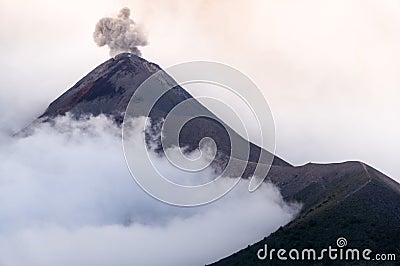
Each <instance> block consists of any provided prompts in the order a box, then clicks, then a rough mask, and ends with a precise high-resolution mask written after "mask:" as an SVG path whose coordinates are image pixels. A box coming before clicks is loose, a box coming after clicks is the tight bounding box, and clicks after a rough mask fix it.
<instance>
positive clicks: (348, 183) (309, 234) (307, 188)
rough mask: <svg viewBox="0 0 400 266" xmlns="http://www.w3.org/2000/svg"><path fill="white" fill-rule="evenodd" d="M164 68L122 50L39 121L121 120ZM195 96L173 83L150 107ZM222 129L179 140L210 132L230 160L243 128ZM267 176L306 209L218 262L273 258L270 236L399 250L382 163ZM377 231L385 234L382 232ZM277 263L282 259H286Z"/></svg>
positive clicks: (191, 133) (159, 109) (282, 164)
mask: <svg viewBox="0 0 400 266" xmlns="http://www.w3.org/2000/svg"><path fill="white" fill-rule="evenodd" d="M159 70H161V68H160V67H159V66H158V65H157V64H154V63H150V62H148V61H146V60H145V59H143V58H140V57H137V56H135V55H131V54H126V53H124V54H120V55H117V56H116V57H114V58H111V59H109V60H107V61H106V62H104V63H103V64H101V65H99V66H98V67H97V68H95V69H94V70H93V71H91V72H89V74H88V75H86V76H85V77H84V78H82V79H81V80H79V81H78V82H77V83H76V84H75V85H74V86H73V87H72V88H71V89H69V90H68V91H66V92H65V93H63V94H62V95H61V96H60V97H58V98H57V99H56V100H55V101H53V102H52V103H51V104H50V105H49V107H48V108H47V109H46V111H45V112H44V113H43V114H42V115H41V116H40V117H39V120H40V121H48V120H51V119H52V118H54V117H56V116H58V115H64V114H66V113H70V114H72V115H73V116H75V117H77V118H78V117H80V116H82V115H86V114H92V115H99V114H106V115H108V116H111V117H113V118H114V119H115V121H116V122H117V123H122V121H123V114H124V111H125V108H126V105H127V104H128V102H129V100H130V98H131V96H132V95H133V93H134V91H135V89H136V88H137V87H138V86H139V85H140V84H141V83H142V82H143V81H144V80H145V79H146V78H148V77H149V76H150V75H151V74H153V73H155V72H156V71H159ZM191 97H192V96H191V95H190V94H189V93H188V92H186V91H185V90H184V89H183V88H181V87H175V88H173V89H171V91H169V92H168V93H167V94H166V95H165V97H164V98H162V99H160V100H159V101H158V102H157V106H156V107H155V109H154V110H152V112H151V116H152V118H154V119H155V120H157V119H162V118H163V117H164V116H165V114H166V113H168V111H169V110H170V109H171V108H172V107H173V106H174V105H176V104H177V103H179V102H181V101H183V100H185V99H189V98H191ZM199 108H201V107H199ZM203 108H204V107H203ZM223 128H224V127H223V125H220V124H218V123H215V121H214V122H213V121H210V120H208V119H203V118H198V119H197V120H194V121H192V122H191V123H189V124H188V126H187V127H184V128H182V132H181V135H180V136H181V137H182V139H183V141H182V142H180V144H182V145H183V146H189V147H190V149H192V150H193V149H195V148H197V147H198V143H199V140H200V139H201V138H203V137H205V136H209V137H211V138H213V139H215V140H216V142H217V147H218V149H219V150H220V151H221V152H222V153H223V154H224V155H223V156H222V157H221V156H220V157H219V159H220V160H222V167H223V164H224V162H225V161H226V160H227V157H229V149H230V144H229V143H227V139H228V138H227V136H228V133H231V134H236V133H234V132H233V130H232V129H230V128H229V127H227V128H228V129H227V130H228V132H226V130H225V131H224V130H223ZM155 130H157V129H155ZM235 136H236V135H235ZM237 137H238V138H240V136H237ZM241 141H246V140H243V139H242V140H241ZM259 149H260V148H259V147H257V146H256V145H254V144H251V145H250V158H249V161H248V165H247V168H246V171H245V174H244V176H243V177H244V178H247V177H249V176H251V174H252V171H253V170H254V168H255V166H256V162H257V158H258V155H259V151H260V150H259ZM266 181H268V182H271V183H273V184H275V185H276V186H277V187H278V188H279V190H280V192H281V194H282V197H283V198H284V200H285V201H287V202H301V203H302V204H303V208H302V210H301V212H300V213H299V215H298V216H297V217H296V218H295V219H294V220H293V221H292V222H290V223H289V224H287V225H285V226H283V227H281V228H280V229H279V230H278V231H276V232H274V233H273V234H271V235H270V236H268V237H265V238H264V239H263V240H261V241H260V242H257V243H255V244H254V245H251V246H249V247H248V248H246V249H244V250H241V251H239V252H237V253H235V254H233V255H232V256H229V257H227V258H225V259H222V260H220V261H219V262H216V263H215V265H257V264H262V265H268V264H265V262H262V261H257V260H256V253H255V252H257V250H258V248H260V247H261V246H262V245H263V244H265V243H268V245H271V246H274V245H275V248H279V247H286V248H290V247H293V246H295V247H298V248H301V247H304V248H307V247H312V246H313V245H314V246H316V247H326V245H329V244H332V243H334V241H336V239H337V237H339V236H345V237H347V238H348V240H349V242H350V245H351V246H357V247H363V245H364V244H365V245H366V244H368V245H366V246H364V248H368V247H370V248H375V250H376V251H377V252H378V251H387V252H397V256H399V254H398V251H399V250H400V237H397V238H396V237H395V236H396V235H397V236H400V218H399V215H398V214H399V213H400V185H399V183H397V182H396V181H394V180H393V179H391V178H390V177H388V176H386V175H384V174H383V173H380V172H379V171H378V170H376V169H374V168H372V167H370V166H368V165H366V164H364V163H362V162H358V161H350V162H343V163H334V164H313V163H309V164H306V165H302V166H292V165H291V164H289V163H287V162H286V161H284V160H282V159H281V158H279V157H275V159H274V162H273V164H272V166H271V169H270V171H269V173H268V175H267V178H266ZM380 221H383V222H380ZM338 231H340V233H341V234H339V232H338ZM357 234H359V236H358V235H357ZM378 234H382V235H383V236H384V237H382V238H379V237H378ZM262 237H263V236H260V239H261V238H262ZM303 242H304V243H303ZM379 248H381V249H379ZM398 259H400V258H398ZM275 263H276V264H278V265H279V264H280V263H281V262H279V261H277V262H274V265H275ZM388 265H391V264H388ZM393 265H395V264H393Z"/></svg>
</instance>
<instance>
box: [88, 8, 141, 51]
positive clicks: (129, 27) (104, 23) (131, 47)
mask: <svg viewBox="0 0 400 266" xmlns="http://www.w3.org/2000/svg"><path fill="white" fill-rule="evenodd" d="M130 14H131V11H130V9H129V8H127V7H124V8H123V9H121V11H120V12H119V14H118V16H117V17H116V18H112V17H105V18H102V19H100V20H99V21H98V22H97V24H96V29H95V31H94V33H93V39H94V41H95V43H96V44H97V45H98V46H100V47H101V46H104V45H107V46H108V47H109V48H110V56H115V55H117V54H119V53H123V52H129V53H133V54H135V55H138V56H140V55H141V52H140V50H139V49H138V46H145V45H147V39H146V36H145V34H144V33H143V31H142V29H141V28H140V26H138V25H137V24H136V23H135V22H134V21H133V20H132V19H130Z"/></svg>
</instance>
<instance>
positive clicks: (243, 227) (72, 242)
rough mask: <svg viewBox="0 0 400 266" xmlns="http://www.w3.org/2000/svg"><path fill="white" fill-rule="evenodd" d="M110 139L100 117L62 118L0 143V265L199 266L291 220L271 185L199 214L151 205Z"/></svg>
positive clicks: (113, 135) (115, 136) (109, 127)
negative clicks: (30, 132)
mask: <svg viewBox="0 0 400 266" xmlns="http://www.w3.org/2000/svg"><path fill="white" fill-rule="evenodd" d="M119 134H120V129H119V128H117V127H116V126H115V125H113V124H112V122H111V121H109V120H107V119H106V118H105V117H96V118H91V119H89V120H87V121H72V120H70V119H69V118H68V117H62V118H59V119H57V123H56V124H55V126H54V127H53V126H50V125H49V124H42V125H40V126H39V127H38V128H37V129H36V130H35V133H34V134H33V135H30V136H29V137H26V138H10V137H7V136H2V137H1V141H0V143H1V144H0V145H1V152H0V160H1V161H2V163H1V165H0V213H1V215H2V219H1V222H0V250H2V252H1V255H0V264H2V265H201V264H205V263H209V262H212V261H214V260H217V259H219V258H221V257H224V256H226V255H229V254H231V253H232V252H234V251H236V250H238V249H241V248H243V247H244V246H246V245H248V244H250V243H253V242H255V241H257V240H259V239H260V238H262V237H263V236H265V235H268V234H269V233H271V232H273V231H274V230H276V229H277V228H278V227H279V226H281V225H284V224H286V223H287V222H288V221H290V220H291V219H292V218H293V215H294V214H295V213H296V211H297V210H298V207H297V206H292V205H287V204H286V203H284V202H283V200H282V198H281V195H280V193H279V191H278V190H277V189H276V188H275V187H274V186H272V185H271V184H264V185H263V186H262V187H261V188H260V189H259V190H257V191H256V192H254V193H249V192H248V190H247V186H248V184H246V183H247V182H245V181H243V180H242V181H241V182H239V185H238V186H237V187H235V188H234V189H233V190H232V191H231V192H230V193H229V194H228V195H227V196H225V197H223V198H222V199H220V200H218V201H216V202H214V203H212V204H208V205H205V206H201V207H196V208H182V207H175V206H170V205H167V204H164V203H162V202H159V201H157V200H155V199H153V198H152V197H150V196H149V195H147V194H146V193H145V192H143V191H142V190H141V189H140V188H139V187H138V185H137V184H136V183H135V182H134V180H133V178H132V177H131V176H130V175H129V172H128V169H127V166H126V164H125V161H124V156H123V151H122V145H121V139H120V137H119ZM137 137H138V138H140V136H137ZM140 160H141V158H138V163H137V167H140ZM158 160H159V159H158ZM159 165H160V167H167V166H168V165H169V164H168V163H162V162H160V164H159ZM165 172H166V173H172V174H173V173H174V172H173V171H171V170H166V171H165Z"/></svg>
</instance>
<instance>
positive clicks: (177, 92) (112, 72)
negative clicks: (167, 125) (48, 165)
mask: <svg viewBox="0 0 400 266" xmlns="http://www.w3.org/2000/svg"><path fill="white" fill-rule="evenodd" d="M159 70H161V68H160V67H159V66H158V65H156V64H154V63H150V62H148V61H146V60H144V59H143V58H140V57H138V56H136V55H133V54H128V53H123V54H119V55H117V56H116V57H115V58H111V59H109V60H108V61H106V62H105V63H103V64H101V65H100V66H98V67H97V68H95V69H94V70H93V71H91V72H90V73H89V74H88V75H86V76H85V77H84V78H82V79H81V80H80V81H78V82H77V83H76V84H75V85H74V86H73V87H72V88H71V89H69V90H68V91H66V92H65V93H64V94H63V95H61V96H60V97H59V98H57V99H56V100H55V101H53V102H52V103H51V104H50V105H49V107H48V108H47V110H46V111H45V112H44V113H43V114H42V115H41V116H40V118H41V119H49V118H52V117H55V116H57V115H63V114H65V113H67V112H69V113H71V114H73V115H74V116H76V117H79V116H81V115H87V114H93V115H99V114H106V115H109V116H112V117H114V118H115V120H116V121H117V122H119V123H121V122H122V120H123V116H124V112H125V109H126V107H127V105H128V103H129V100H130V99H131V97H132V95H133V94H134V92H135V91H136V89H137V88H138V87H139V85H140V84H141V83H142V82H143V81H144V80H146V79H147V78H148V77H150V76H151V75H152V74H153V73H155V72H157V71H159ZM166 83H167V82H166ZM154 89H158V88H154ZM189 98H192V96H191V95H190V94H189V93H188V92H186V91H185V90H184V89H183V88H182V87H180V86H177V87H174V88H173V89H171V90H169V91H168V92H167V93H165V94H164V95H163V96H162V97H161V98H160V99H159V100H158V101H157V102H156V104H155V105H154V107H153V109H152V110H151V113H150V117H151V118H152V119H153V120H154V122H155V123H156V122H157V121H159V120H160V119H162V118H165V116H166V115H167V114H168V113H169V112H170V110H171V109H172V108H173V107H175V106H176V105H177V104H179V103H180V102H182V101H184V100H186V99H189ZM198 109H202V110H204V112H207V113H208V114H209V116H210V117H212V118H214V117H215V119H211V118H208V117H196V118H194V119H192V120H190V121H189V122H188V123H187V124H185V126H184V127H183V128H182V130H181V132H180V145H182V146H188V147H189V150H193V149H196V148H197V147H198V145H199V141H200V140H201V139H202V138H204V137H211V138H212V139H213V140H214V141H215V142H216V144H217V148H218V151H219V152H220V153H221V155H220V156H222V157H224V156H229V155H230V141H229V135H228V134H230V135H231V136H232V137H233V138H237V139H238V140H239V141H240V142H241V143H243V145H245V144H246V143H247V141H246V140H244V139H243V138H242V137H240V136H239V135H238V134H237V133H235V132H234V131H233V130H232V129H231V128H230V127H228V126H227V125H222V124H220V123H219V122H218V121H217V117H216V116H215V115H213V114H212V113H211V112H209V111H208V110H207V109H206V108H205V107H204V106H202V105H201V104H200V103H198V102H196V101H194V103H193V104H192V105H191V106H190V107H188V108H187V110H186V111H187V112H186V113H188V114H193V115H194V116H196V113H199V112H198ZM165 137H168V136H165ZM259 153H260V148H259V147H258V146H256V145H254V144H252V143H250V161H252V162H256V161H258V158H259ZM240 159H241V158H240ZM246 159H247V158H246ZM273 164H274V165H279V166H291V165H290V164H288V163H287V162H285V161H284V160H282V159H280V158H278V157H276V156H275V158H274V161H273ZM246 174H247V175H249V174H250V171H249V170H247V171H246Z"/></svg>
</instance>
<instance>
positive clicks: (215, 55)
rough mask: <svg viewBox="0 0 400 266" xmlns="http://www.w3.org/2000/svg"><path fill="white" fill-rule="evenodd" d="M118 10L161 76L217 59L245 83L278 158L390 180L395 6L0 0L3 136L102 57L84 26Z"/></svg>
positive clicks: (398, 42) (395, 173)
mask: <svg viewBox="0 0 400 266" xmlns="http://www.w3.org/2000/svg"><path fill="white" fill-rule="evenodd" d="M189 2H190V3H189ZM124 6H128V7H130V8H131V10H132V16H133V18H134V19H135V20H136V21H137V22H139V23H141V24H143V27H144V28H145V29H146V32H147V34H148V39H149V43H150V44H149V45H148V46H147V47H145V48H143V49H142V52H143V57H144V58H146V59H148V60H150V61H153V62H156V63H158V64H159V65H160V66H162V67H167V66H169V65H171V64H175V63H180V62H183V61H189V60H213V61H219V62H223V63H226V64H229V65H232V66H233V67H235V68H237V69H240V70H241V71H242V72H244V73H245V74H247V75H248V76H249V77H251V78H252V79H253V80H254V82H255V83H256V84H257V85H258V86H259V87H260V89H261V90H262V92H263V93H264V95H265V97H266V98H267V100H268V102H269V103H270V106H271V109H272V111H273V114H274V117H275V122H276V138H277V154H278V155H280V156H281V157H283V158H284V159H286V160H287V161H289V162H291V163H293V164H303V163H306V162H309V161H312V162H337V161H345V160H361V161H364V162H366V163H368V164H371V165H372V166H374V167H376V168H377V169H379V170H381V171H383V172H384V173H386V174H388V175H390V176H391V177H393V178H395V179H397V180H400V168H399V166H398V163H397V159H398V157H399V150H400V140H399V137H398V136H399V135H400V125H399V113H400V105H399V104H398V99H399V96H400V92H399V86H400V75H399V74H398V71H399V70H400V51H399V47H400V3H399V2H398V1H382V0H379V1H378V0H377V1H361V0H360V1H319V0H315V1H261V0H260V1H256V0H253V1H241V0H239V1H227V0H226V1H224V0H221V1H200V0H195V1H178V0H173V1H162V0H158V1H144V0H143V1H105V0H100V1H98V0H97V1H94V0H90V1H75V0H72V1H64V2H61V1H50V0H47V1H46V0H35V1H27V0H24V1H22V0H3V1H1V3H0V32H1V38H0V47H1V49H2V58H1V61H0V70H1V73H3V74H2V75H1V76H0V81H1V85H2V86H1V89H0V95H1V98H0V104H1V107H0V108H1V110H0V111H1V112H2V116H1V118H0V122H1V123H3V130H7V129H18V128H20V127H21V126H23V125H24V124H25V123H27V122H28V121H29V120H31V119H33V118H34V117H35V116H37V115H38V114H40V113H41V112H42V111H44V109H45V108H46V106H47V105H48V103H49V102H50V101H52V100H53V99H55V98H56V97H57V96H59V95H60V94H61V93H62V92H64V91H65V90H66V89H68V88H69V87H71V86H72V85H73V84H74V83H75V82H77V81H78V80H79V79H80V78H81V77H82V76H83V75H85V74H86V73H87V72H89V71H90V70H91V69H92V68H93V67H95V66H96V65H98V64H99V63H101V62H103V61H104V60H106V59H107V58H108V57H109V55H108V50H107V49H106V48H98V47H97V46H96V45H95V44H94V42H93V39H92V33H93V31H94V26H95V23H96V22H97V20H98V19H99V18H101V17H103V16H105V15H114V14H116V13H117V12H118V11H119V9H120V8H122V7H124ZM218 93H219V92H218V91H216V92H215V95H218Z"/></svg>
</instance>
